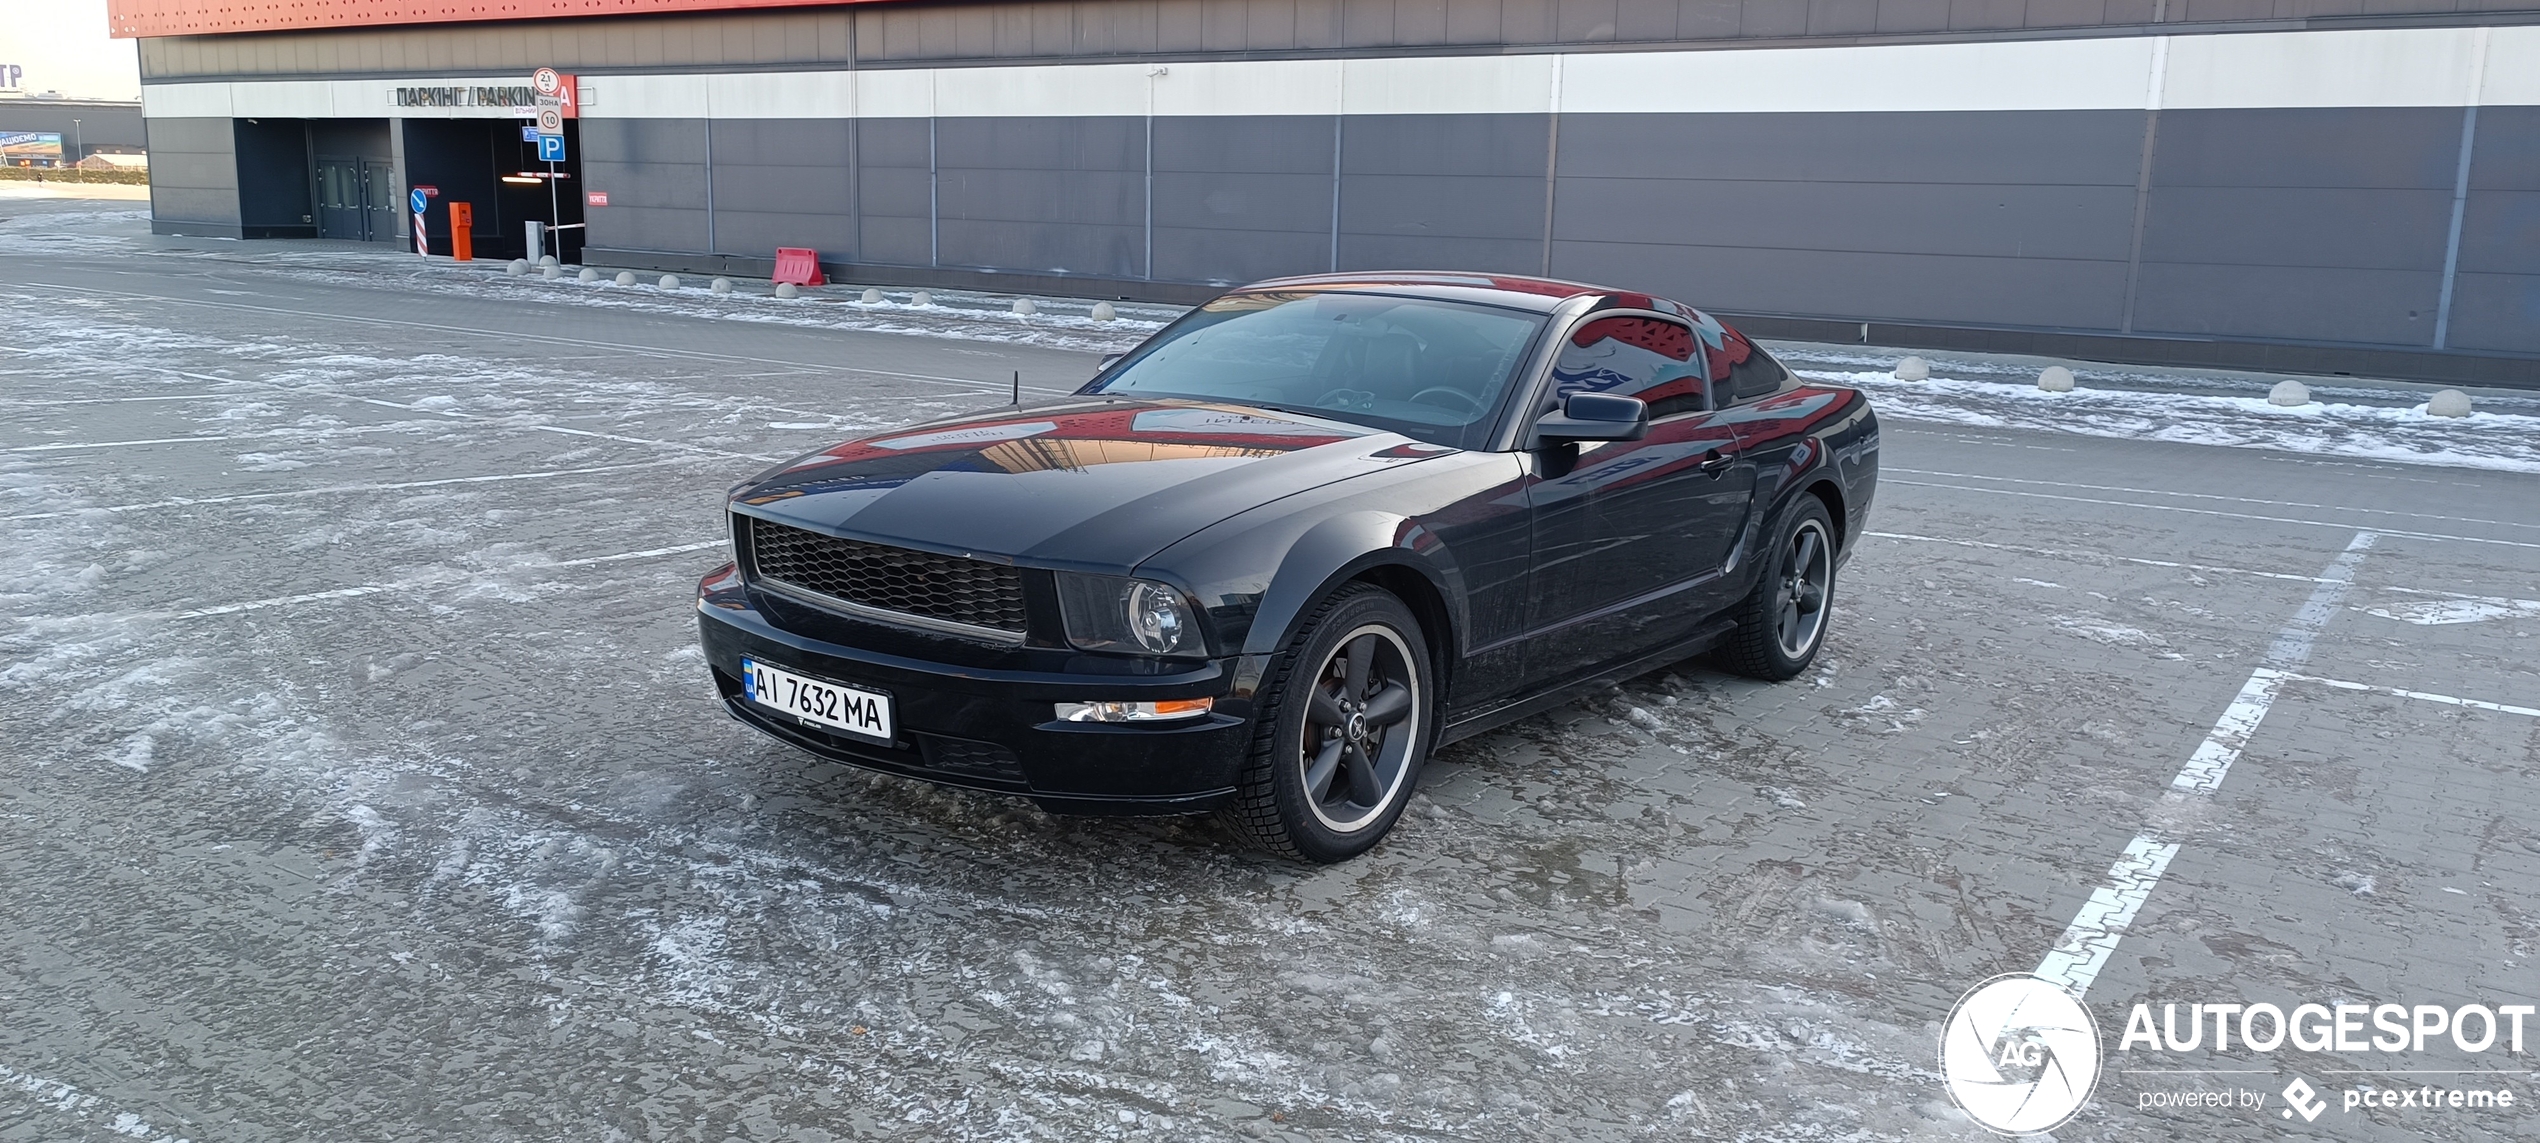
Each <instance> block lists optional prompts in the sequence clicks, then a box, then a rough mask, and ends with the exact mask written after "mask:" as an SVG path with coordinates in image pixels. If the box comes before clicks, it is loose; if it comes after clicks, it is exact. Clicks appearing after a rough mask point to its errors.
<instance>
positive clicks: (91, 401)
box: [11, 393, 232, 407]
mask: <svg viewBox="0 0 2540 1143" xmlns="http://www.w3.org/2000/svg"><path fill="white" fill-rule="evenodd" d="M231 395H232V394H228V393H175V394H170V395H168V396H165V397H79V398H74V399H70V400H61V401H13V402H11V404H16V405H27V406H46V407H50V406H55V405H124V404H130V403H132V402H135V401H209V400H212V399H214V398H218V397H227V396H231Z"/></svg>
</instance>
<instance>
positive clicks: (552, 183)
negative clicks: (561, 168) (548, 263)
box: [542, 159, 564, 262]
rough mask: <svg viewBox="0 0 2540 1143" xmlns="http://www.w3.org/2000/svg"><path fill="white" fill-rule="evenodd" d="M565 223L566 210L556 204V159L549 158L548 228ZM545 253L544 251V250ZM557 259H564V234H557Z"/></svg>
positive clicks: (551, 228) (559, 260)
mask: <svg viewBox="0 0 2540 1143" xmlns="http://www.w3.org/2000/svg"><path fill="white" fill-rule="evenodd" d="M563 223H564V210H563V208H562V207H560V206H558V205H557V204H556V161H555V160H554V159H549V160H547V229H549V230H554V229H555V228H557V227H558V226H561V225H563ZM542 253H543V251H542ZM556 261H558V262H562V261H564V235H562V234H559V235H556Z"/></svg>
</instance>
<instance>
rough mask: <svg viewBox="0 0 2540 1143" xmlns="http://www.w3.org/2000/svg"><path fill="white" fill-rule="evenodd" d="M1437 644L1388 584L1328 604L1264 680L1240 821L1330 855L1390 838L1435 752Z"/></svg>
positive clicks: (1315, 854) (1296, 846)
mask: <svg viewBox="0 0 2540 1143" xmlns="http://www.w3.org/2000/svg"><path fill="white" fill-rule="evenodd" d="M1426 647H1427V644H1426V642H1425V641H1424V640H1423V639H1422V638H1421V635H1420V627H1419V621H1418V620H1417V619H1415V618H1414V617H1413V616H1412V614H1411V610H1410V608H1408V607H1405V606H1403V603H1402V601H1401V600H1399V599H1396V598H1394V596H1392V595H1391V594H1389V593H1387V592H1385V591H1383V590H1381V589H1378V588H1376V587H1373V586H1370V585H1367V584H1352V585H1350V586H1349V587H1347V588H1344V589H1343V590H1341V591H1340V592H1338V593H1335V594H1334V595H1333V596H1332V598H1331V599H1329V600H1326V601H1325V602H1324V603H1323V604H1322V606H1320V607H1318V608H1316V609H1315V613H1314V615H1313V617H1312V618H1310V619H1309V620H1308V621H1307V622H1306V623H1305V625H1304V627H1303V629H1302V630H1300V631H1298V632H1297V634H1296V636H1295V638H1294V639H1293V640H1291V641H1290V643H1289V646H1288V649H1287V651H1286V652H1284V653H1283V654H1282V655H1281V656H1280V659H1279V663H1278V664H1277V666H1276V667H1275V668H1274V675H1273V677H1272V679H1271V680H1270V682H1269V683H1268V685H1266V686H1265V687H1264V688H1263V691H1262V694H1263V702H1262V704H1261V708H1260V711H1261V712H1260V714H1259V715H1258V716H1256V717H1257V721H1256V724H1255V735H1254V742H1253V756H1252V759H1251V761H1250V762H1249V764H1247V765H1246V767H1245V770H1244V781H1243V789H1242V793H1241V794H1240V796H1239V797H1238V798H1237V801H1236V804H1235V806H1234V808H1233V811H1232V812H1233V817H1234V819H1235V821H1236V823H1237V825H1238V826H1239V827H1241V828H1242V829H1243V831H1244V832H1245V833H1246V834H1248V835H1250V836H1251V837H1252V839H1253V840H1255V841H1257V842H1259V843H1261V845H1262V846H1264V847H1265V848H1267V849H1270V850H1271V851H1273V852H1276V853H1280V854H1284V855H1287V856H1290V857H1301V858H1304V859H1306V860H1309V861H1318V862H1334V861H1346V860H1348V859H1349V858H1352V857H1356V856H1357V855H1359V854H1361V853H1364V852H1366V851H1367V850H1368V849H1370V848H1372V847H1373V846H1374V845H1375V844H1376V842H1377V841H1379V840H1381V839H1382V838H1383V837H1384V835H1385V833H1386V831H1388V830H1390V829H1392V828H1393V824H1394V821H1395V819H1397V818H1399V817H1401V816H1402V807H1403V805H1404V804H1405V803H1406V802H1407V801H1409V799H1410V794H1411V788H1412V786H1413V784H1414V783H1415V782H1416V780H1417V779H1418V776H1419V772H1420V763H1421V760H1422V759H1423V758H1424V757H1426V755H1427V754H1428V748H1429V740H1430V737H1431V733H1430V726H1429V703H1430V693H1431V692H1430V685H1429V675H1430V671H1429V661H1428V656H1427V652H1426Z"/></svg>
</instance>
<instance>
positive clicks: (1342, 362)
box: [1085, 292, 1544, 448]
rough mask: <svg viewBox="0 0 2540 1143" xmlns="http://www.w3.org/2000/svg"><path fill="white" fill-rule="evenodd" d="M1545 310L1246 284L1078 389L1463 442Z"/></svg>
mask: <svg viewBox="0 0 2540 1143" xmlns="http://www.w3.org/2000/svg"><path fill="white" fill-rule="evenodd" d="M1543 325H1544V319H1543V318H1542V317H1541V316H1540V315H1537V314H1530V313H1526V312H1524V311H1522V310H1508V309H1500V308H1498V307H1496V306H1477V305H1466V304H1463V303H1460V302H1444V301H1437V300H1434V299H1429V298H1400V297H1389V296H1386V295H1382V294H1341V293H1275V292H1263V293H1246V294H1232V295H1228V296H1226V297H1222V298H1219V299H1217V300H1216V301H1213V302H1210V303H1208V304H1207V305H1205V306H1202V307H1200V308H1199V309H1198V310H1196V311H1193V312H1192V313H1191V314H1190V315H1189V316H1187V317H1185V318H1183V319H1182V320H1181V321H1179V322H1176V323H1174V325H1173V326H1172V327H1171V328H1169V329H1167V330H1165V331H1164V332H1163V333H1162V334H1159V335H1157V337H1156V339H1155V340H1153V341H1150V342H1148V343H1147V344H1145V345H1144V346H1141V347H1139V349H1138V351H1137V352H1136V353H1134V354H1131V355H1130V356H1129V358H1128V359H1127V360H1125V361H1122V362H1121V363H1120V364H1119V365H1117V366H1114V367H1113V368H1112V370H1111V372H1109V373H1107V374H1104V375H1103V376H1102V377H1101V378H1100V379H1098V380H1096V381H1095V382H1094V383H1093V384H1091V385H1088V386H1086V387H1085V391H1086V392H1088V393H1106V394H1111V395H1115V396H1129V395H1136V396H1141V397H1192V398H1197V399H1200V400H1207V401H1231V402H1236V403H1240V404H1247V405H1262V406H1267V407H1270V408H1279V409H1289V410H1300V411H1310V412H1312V413H1315V414H1316V415H1319V416H1324V417H1329V418H1331V419H1333V420H1336V421H1348V422H1351V423H1353V424H1362V425H1367V426H1370V427H1373V428H1378V429H1384V430H1388V431H1391V432H1398V433H1401V434H1403V435H1404V436H1407V437H1411V438H1413V439H1415V440H1420V441H1426V442H1428V443H1430V444H1441V445H1449V446H1452V447H1455V448H1473V447H1476V446H1478V445H1480V444H1481V443H1482V438H1483V437H1484V435H1486V434H1487V433H1488V432H1489V430H1490V424H1489V422H1490V420H1491V414H1492V412H1493V411H1494V410H1496V409H1497V408H1498V407H1499V399H1500V395H1501V394H1502V393H1503V392H1505V391H1506V390H1507V388H1508V379H1509V376H1510V375H1511V374H1513V373H1515V372H1516V370H1517V364H1518V362H1520V361H1522V360H1524V358H1525V355H1526V350H1527V347H1528V346H1530V345H1532V344H1533V342H1534V338H1535V333H1536V332H1537V331H1538V330H1541V329H1542V328H1543Z"/></svg>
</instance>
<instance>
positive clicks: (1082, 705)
mask: <svg viewBox="0 0 2540 1143" xmlns="http://www.w3.org/2000/svg"><path fill="white" fill-rule="evenodd" d="M1216 705H1217V700H1215V699H1204V698H1195V699H1165V700H1164V701H1162V702H1063V703H1059V704H1058V720H1059V721H1060V722H1172V721H1174V720H1175V719H1182V718H1198V717H1199V716H1201V715H1203V714H1207V713H1208V712H1209V709H1210V708H1211V707H1214V706H1216Z"/></svg>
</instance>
